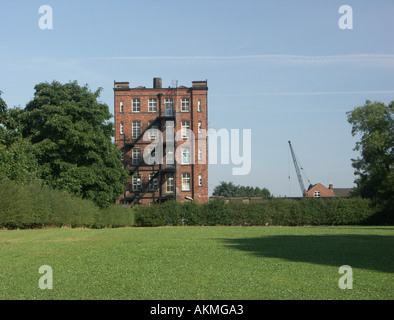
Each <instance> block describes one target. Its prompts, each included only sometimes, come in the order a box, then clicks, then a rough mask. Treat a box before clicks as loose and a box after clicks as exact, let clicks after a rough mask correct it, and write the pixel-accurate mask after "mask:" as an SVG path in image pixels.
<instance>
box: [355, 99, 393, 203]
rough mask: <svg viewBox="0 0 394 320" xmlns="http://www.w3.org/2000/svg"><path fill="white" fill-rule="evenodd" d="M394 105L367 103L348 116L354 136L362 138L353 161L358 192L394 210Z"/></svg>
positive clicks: (357, 144) (357, 145)
mask: <svg viewBox="0 0 394 320" xmlns="http://www.w3.org/2000/svg"><path fill="white" fill-rule="evenodd" d="M393 113H394V101H392V102H391V103H390V104H389V105H388V106H387V105H385V104H384V103H381V102H374V103H372V102H371V101H369V100H367V101H366V103H365V105H363V106H361V107H357V108H355V109H354V110H352V111H349V112H348V113H347V116H348V122H349V123H350V124H351V125H352V135H353V136H359V137H360V141H358V142H357V143H356V146H355V148H354V150H355V151H359V152H360V156H359V157H358V158H357V159H352V165H353V167H354V168H355V175H356V180H355V183H356V192H357V194H359V195H360V196H362V197H366V198H371V199H374V200H376V201H378V202H381V203H383V204H384V205H385V206H386V208H389V210H393V209H394V206H393V198H394V197H393V195H394V118H393Z"/></svg>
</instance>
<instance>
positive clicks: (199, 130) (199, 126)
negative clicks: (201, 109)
mask: <svg viewBox="0 0 394 320" xmlns="http://www.w3.org/2000/svg"><path fill="white" fill-rule="evenodd" d="M201 129H202V122H201V121H198V133H201Z"/></svg>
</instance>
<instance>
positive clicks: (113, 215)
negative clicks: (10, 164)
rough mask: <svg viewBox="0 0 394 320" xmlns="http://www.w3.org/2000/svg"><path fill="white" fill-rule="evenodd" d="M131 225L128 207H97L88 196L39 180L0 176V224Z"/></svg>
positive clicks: (132, 223)
mask: <svg viewBox="0 0 394 320" xmlns="http://www.w3.org/2000/svg"><path fill="white" fill-rule="evenodd" d="M132 225H134V214H133V211H132V210H131V209H130V208H124V207H121V206H118V205H111V206H108V207H106V208H99V207H98V206H96V205H95V204H94V203H93V202H92V201H90V200H84V199H80V198H78V197H76V196H73V195H70V194H68V193H66V192H64V191H60V190H54V189H51V188H49V187H48V186H45V185H42V184H41V183H40V182H37V181H35V182H30V183H24V184H23V183H17V182H15V181H11V180H8V179H0V227H2V228H9V229H16V228H19V229H26V228H40V227H47V226H54V227H62V226H69V227H88V228H103V227H121V226H132Z"/></svg>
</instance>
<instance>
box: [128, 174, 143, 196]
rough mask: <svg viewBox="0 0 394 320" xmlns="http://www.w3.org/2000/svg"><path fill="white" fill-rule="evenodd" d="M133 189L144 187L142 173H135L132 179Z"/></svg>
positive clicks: (137, 189) (138, 189) (139, 189)
mask: <svg viewBox="0 0 394 320" xmlns="http://www.w3.org/2000/svg"><path fill="white" fill-rule="evenodd" d="M131 189H132V191H134V192H136V191H141V189H142V181H141V175H140V174H134V175H133V177H132V179H131Z"/></svg>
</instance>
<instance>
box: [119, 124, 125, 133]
mask: <svg viewBox="0 0 394 320" xmlns="http://www.w3.org/2000/svg"><path fill="white" fill-rule="evenodd" d="M119 132H120V134H124V130H123V122H121V123H120V131H119Z"/></svg>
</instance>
